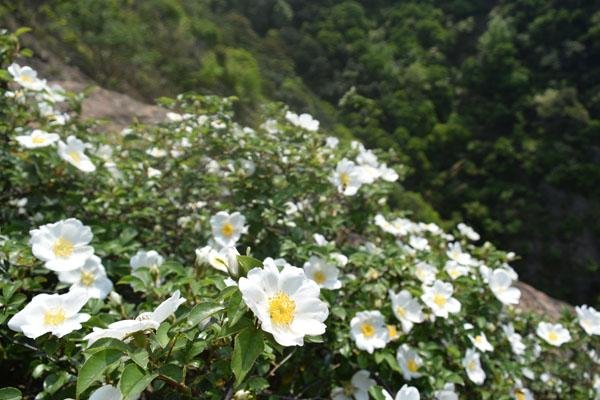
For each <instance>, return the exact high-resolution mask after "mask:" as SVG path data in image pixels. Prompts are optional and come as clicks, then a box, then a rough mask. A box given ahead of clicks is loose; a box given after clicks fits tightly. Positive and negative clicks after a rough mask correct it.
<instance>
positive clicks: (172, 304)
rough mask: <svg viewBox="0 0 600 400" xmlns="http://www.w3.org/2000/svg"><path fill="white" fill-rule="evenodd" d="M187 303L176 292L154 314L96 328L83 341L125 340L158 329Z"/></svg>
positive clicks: (147, 313) (144, 313)
mask: <svg viewBox="0 0 600 400" xmlns="http://www.w3.org/2000/svg"><path fill="white" fill-rule="evenodd" d="M183 303H185V298H183V297H181V294H180V293H179V290H177V291H175V293H173V295H172V296H171V297H169V298H168V299H167V300H165V301H163V302H162V303H160V304H159V306H158V307H156V309H155V310H154V311H152V312H143V313H141V314H140V315H138V316H137V318H136V319H125V320H122V321H117V322H113V323H112V324H109V325H108V328H106V329H104V328H98V327H95V328H94V329H93V332H92V333H90V334H88V335H87V336H85V337H84V338H83V339H84V340H87V341H88V345H91V344H92V343H94V342H95V341H96V340H99V339H102V338H114V339H119V340H123V339H125V337H127V336H128V335H130V334H132V333H134V332H139V331H145V330H148V329H157V328H158V327H159V326H160V324H161V323H163V322H164V321H165V320H166V319H167V318H168V317H169V316H170V315H171V314H173V313H175V311H177V309H178V308H179V306H180V305H181V304H183Z"/></svg>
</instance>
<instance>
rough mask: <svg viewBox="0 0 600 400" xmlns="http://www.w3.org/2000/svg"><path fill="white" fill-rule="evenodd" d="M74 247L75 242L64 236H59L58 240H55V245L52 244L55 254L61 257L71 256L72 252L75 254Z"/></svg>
mask: <svg viewBox="0 0 600 400" xmlns="http://www.w3.org/2000/svg"><path fill="white" fill-rule="evenodd" d="M74 248H75V246H73V243H71V242H70V241H69V240H67V239H65V238H63V237H60V238H58V239H57V240H56V242H54V245H52V251H53V252H54V255H55V256H56V257H60V258H67V257H70V256H71V254H73V250H74Z"/></svg>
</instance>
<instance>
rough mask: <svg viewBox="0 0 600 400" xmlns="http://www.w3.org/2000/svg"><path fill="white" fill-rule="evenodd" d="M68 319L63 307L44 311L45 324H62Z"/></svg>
mask: <svg viewBox="0 0 600 400" xmlns="http://www.w3.org/2000/svg"><path fill="white" fill-rule="evenodd" d="M65 319H66V317H65V310H63V309H62V308H54V309H52V310H46V311H45V312H44V324H45V325H54V326H56V325H60V324H62V323H63V322H64V320H65Z"/></svg>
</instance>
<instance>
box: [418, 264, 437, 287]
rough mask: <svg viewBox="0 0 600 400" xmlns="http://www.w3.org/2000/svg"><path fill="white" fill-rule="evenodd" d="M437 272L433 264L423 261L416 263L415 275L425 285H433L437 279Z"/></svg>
mask: <svg viewBox="0 0 600 400" xmlns="http://www.w3.org/2000/svg"><path fill="white" fill-rule="evenodd" d="M436 274H437V269H436V268H435V267H434V266H433V265H431V264H428V263H426V262H424V261H421V262H419V263H417V265H415V276H416V277H417V279H418V280H420V281H421V282H423V283H424V284H425V285H431V284H432V283H433V282H434V281H435V276H436Z"/></svg>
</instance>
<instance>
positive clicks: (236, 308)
mask: <svg viewBox="0 0 600 400" xmlns="http://www.w3.org/2000/svg"><path fill="white" fill-rule="evenodd" d="M245 313H246V305H245V304H244V301H243V300H242V294H241V293H240V292H239V291H237V292H235V294H234V295H233V296H231V298H230V299H229V304H228V305H227V319H228V321H229V326H233V325H235V324H236V323H237V322H238V321H239V320H240V318H242V316H243V315H244V314H245Z"/></svg>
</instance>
